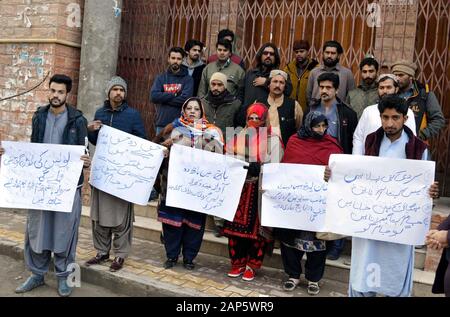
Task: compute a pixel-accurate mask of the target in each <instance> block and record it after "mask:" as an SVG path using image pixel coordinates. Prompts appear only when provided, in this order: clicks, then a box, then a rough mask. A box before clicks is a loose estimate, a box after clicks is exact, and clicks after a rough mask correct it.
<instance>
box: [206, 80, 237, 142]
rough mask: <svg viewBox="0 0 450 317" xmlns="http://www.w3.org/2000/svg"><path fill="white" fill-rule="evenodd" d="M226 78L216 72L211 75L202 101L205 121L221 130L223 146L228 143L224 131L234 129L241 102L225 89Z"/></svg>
mask: <svg viewBox="0 0 450 317" xmlns="http://www.w3.org/2000/svg"><path fill="white" fill-rule="evenodd" d="M226 84H227V76H226V75H225V74H223V73H220V72H217V73H214V74H212V76H211V79H210V81H209V91H208V94H207V95H206V96H205V98H204V99H202V102H203V106H204V108H205V113H206V119H208V121H209V122H210V123H212V124H214V125H215V126H217V127H219V128H220V130H222V134H223V136H224V139H225V144H226V143H227V142H228V138H227V137H231V136H227V135H226V129H227V128H228V127H234V118H235V116H236V113H237V111H238V110H239V107H240V105H241V101H240V100H239V99H238V98H237V97H236V96H234V95H232V94H231V93H230V92H229V91H228V90H227V88H226Z"/></svg>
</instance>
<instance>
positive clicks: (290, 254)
mask: <svg viewBox="0 0 450 317" xmlns="http://www.w3.org/2000/svg"><path fill="white" fill-rule="evenodd" d="M305 253H306V263H305V277H306V279H307V280H308V281H311V282H318V281H320V280H321V279H322V277H323V273H324V272H325V261H326V259H327V251H326V250H324V251H315V252H305V251H300V250H298V249H294V248H289V247H287V246H285V245H284V244H283V243H281V258H282V260H283V266H284V271H285V272H286V274H287V275H289V277H290V278H295V279H299V278H300V275H301V274H302V265H301V260H302V258H303V254H305Z"/></svg>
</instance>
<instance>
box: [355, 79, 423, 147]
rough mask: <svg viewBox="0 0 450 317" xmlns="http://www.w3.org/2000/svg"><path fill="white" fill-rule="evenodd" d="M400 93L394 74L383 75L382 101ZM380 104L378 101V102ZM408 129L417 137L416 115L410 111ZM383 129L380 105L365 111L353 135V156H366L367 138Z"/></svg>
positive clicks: (379, 87)
mask: <svg viewBox="0 0 450 317" xmlns="http://www.w3.org/2000/svg"><path fill="white" fill-rule="evenodd" d="M396 93H398V79H397V77H395V76H394V75H392V74H383V75H381V76H380V77H379V78H378V96H379V99H381V98H382V97H383V96H385V95H393V94H396ZM377 102H378V100H377ZM405 125H406V126H408V128H410V129H411V131H413V133H414V135H416V121H415V120H414V113H413V112H412V110H411V109H408V119H407V120H406V123H405ZM380 127H381V119H380V112H379V111H378V103H376V104H374V105H371V106H368V107H366V108H365V109H364V111H363V113H362V115H361V118H360V119H359V121H358V125H357V126H356V129H355V133H354V134H353V154H355V155H364V144H365V143H366V137H367V136H368V135H369V134H371V133H372V132H375V131H376V130H378V129H379V128H380Z"/></svg>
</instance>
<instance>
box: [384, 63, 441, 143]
mask: <svg viewBox="0 0 450 317" xmlns="http://www.w3.org/2000/svg"><path fill="white" fill-rule="evenodd" d="M416 70H417V66H416V64H415V63H410V62H408V61H405V60H400V61H397V62H395V63H394V64H393V65H392V73H393V74H394V75H395V76H397V77H398V81H399V88H400V89H399V94H400V96H401V97H403V98H405V100H406V104H407V105H408V107H409V108H410V109H411V110H412V111H413V112H414V118H415V120H416V132H417V136H418V137H419V138H420V139H421V140H423V141H425V142H428V140H430V139H431V138H433V137H435V136H437V135H438V133H439V131H440V130H441V129H442V128H443V127H444V126H445V118H444V115H443V113H442V109H441V105H440V104H439V101H438V100H437V98H436V95H435V94H434V92H432V91H430V90H429V88H428V85H424V84H422V83H420V82H418V81H417V80H415V79H414V77H415V73H416Z"/></svg>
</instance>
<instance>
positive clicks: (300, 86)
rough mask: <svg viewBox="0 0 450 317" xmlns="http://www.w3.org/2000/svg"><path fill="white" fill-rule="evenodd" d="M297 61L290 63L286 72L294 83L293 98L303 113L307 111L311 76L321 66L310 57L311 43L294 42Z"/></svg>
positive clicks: (304, 41) (303, 41)
mask: <svg viewBox="0 0 450 317" xmlns="http://www.w3.org/2000/svg"><path fill="white" fill-rule="evenodd" d="M293 49H294V53H295V59H294V60H293V61H292V62H290V63H289V64H288V65H287V66H286V67H285V68H284V71H285V72H286V73H288V75H289V77H290V79H291V81H292V93H291V98H292V99H294V100H297V101H298V103H299V104H300V106H301V107H302V110H303V111H306V108H307V106H308V105H307V103H306V87H307V86H308V79H309V74H310V73H311V71H312V70H313V69H314V68H316V67H317V65H319V62H317V61H316V60H315V59H312V58H310V57H309V49H310V45H309V42H308V41H306V40H300V41H295V42H294V46H293Z"/></svg>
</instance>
